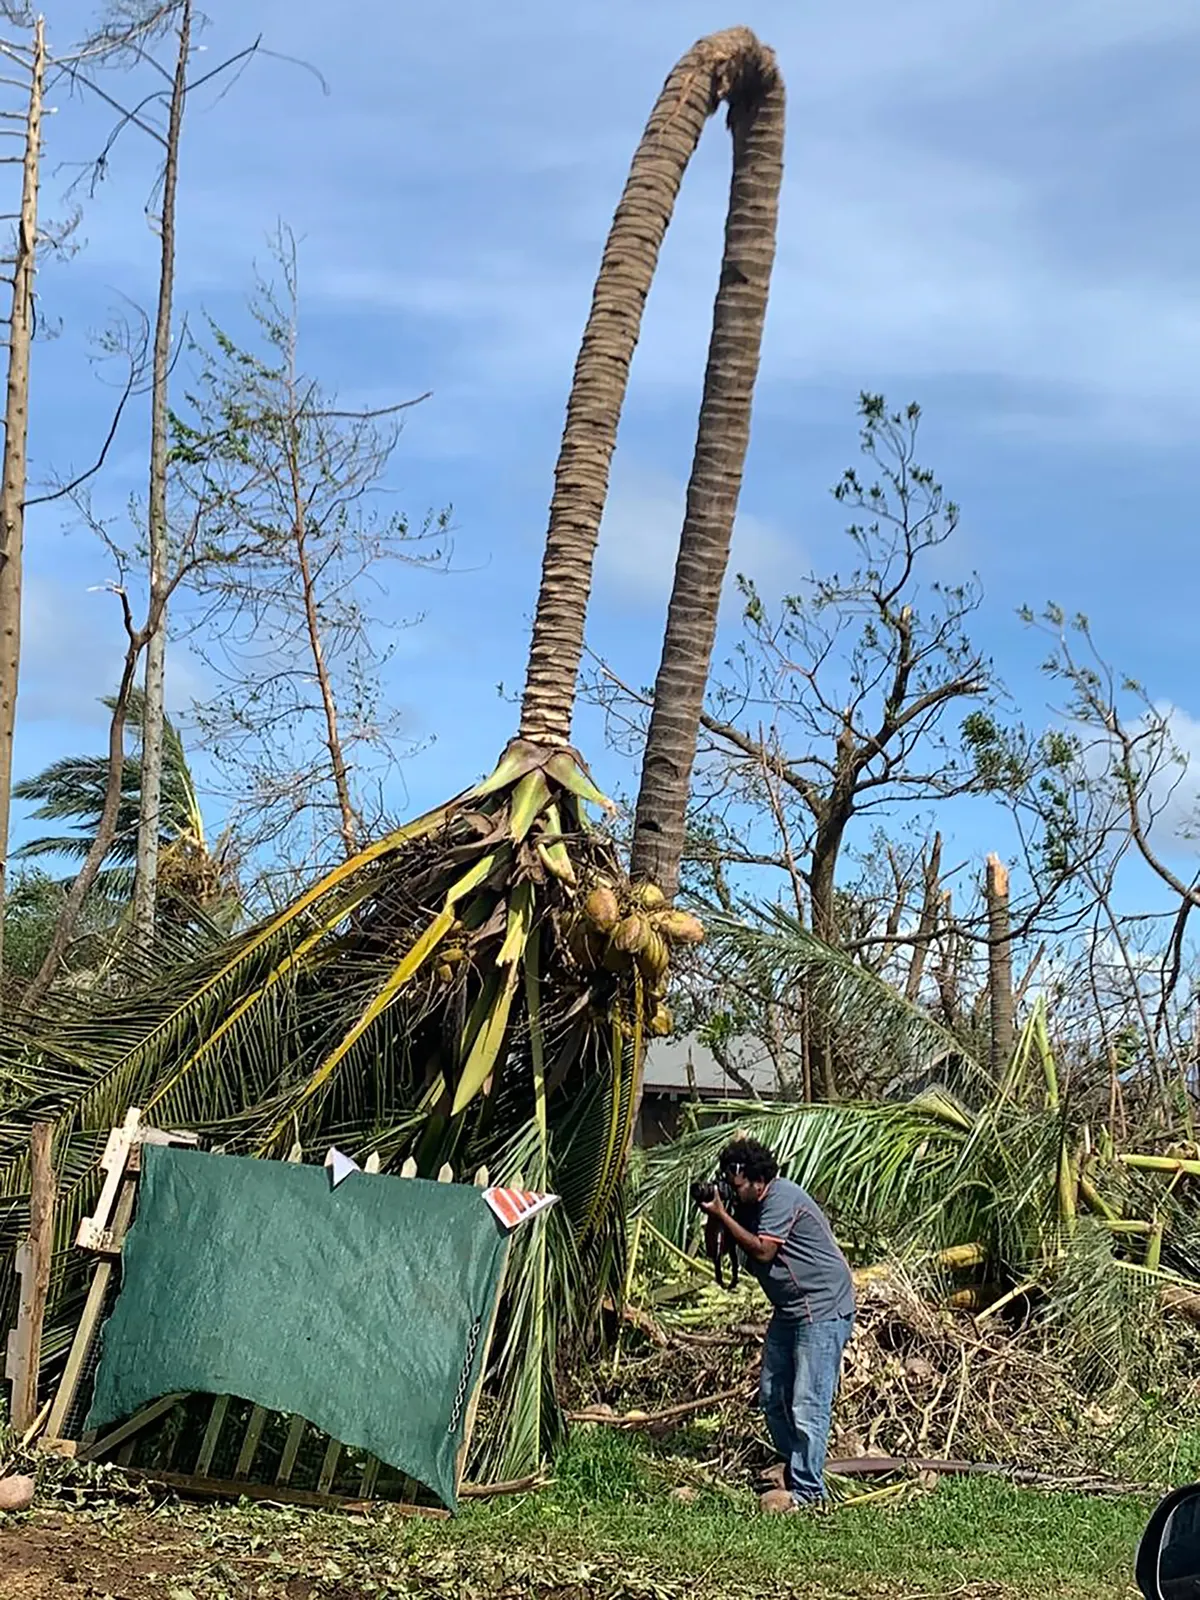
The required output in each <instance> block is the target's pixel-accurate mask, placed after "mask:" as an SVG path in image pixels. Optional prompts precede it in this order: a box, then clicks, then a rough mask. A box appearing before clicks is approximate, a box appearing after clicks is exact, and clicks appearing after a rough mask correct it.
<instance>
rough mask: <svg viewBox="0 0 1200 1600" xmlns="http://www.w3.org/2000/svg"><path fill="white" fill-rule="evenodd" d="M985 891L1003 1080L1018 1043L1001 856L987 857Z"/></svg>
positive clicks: (996, 1068)
mask: <svg viewBox="0 0 1200 1600" xmlns="http://www.w3.org/2000/svg"><path fill="white" fill-rule="evenodd" d="M984 892H985V894H986V897H987V913H988V1000H989V1003H990V1007H991V1023H992V1046H991V1067H992V1071H993V1073H995V1074H996V1075H997V1077H999V1075H1000V1074H1001V1073H1003V1071H1004V1069H1005V1067H1006V1066H1007V1065H1008V1063H1009V1059H1010V1058H1011V1056H1012V1053H1013V1045H1014V1043H1015V1022H1014V1015H1013V981H1012V938H1011V934H1010V926H1009V914H1008V868H1007V867H1006V866H1005V865H1004V863H1003V862H1002V861H1001V859H1000V857H999V856H997V855H990V856H988V858H987V877H986V880H985V886H984Z"/></svg>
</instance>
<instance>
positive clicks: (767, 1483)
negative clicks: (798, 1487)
mask: <svg viewBox="0 0 1200 1600" xmlns="http://www.w3.org/2000/svg"><path fill="white" fill-rule="evenodd" d="M758 1481H759V1483H760V1485H761V1486H762V1488H763V1490H767V1489H786V1488H787V1486H788V1484H787V1465H786V1463H785V1462H783V1461H777V1462H776V1463H775V1465H774V1466H772V1467H768V1468H767V1469H766V1471H765V1472H762V1473H760V1474H759V1477H758Z"/></svg>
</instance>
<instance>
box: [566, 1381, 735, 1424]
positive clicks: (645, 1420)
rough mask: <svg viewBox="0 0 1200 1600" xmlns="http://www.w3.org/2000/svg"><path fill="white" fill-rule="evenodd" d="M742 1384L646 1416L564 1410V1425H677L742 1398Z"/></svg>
mask: <svg viewBox="0 0 1200 1600" xmlns="http://www.w3.org/2000/svg"><path fill="white" fill-rule="evenodd" d="M745 1394H746V1389H745V1385H744V1384H742V1385H739V1386H738V1388H736V1389H724V1390H722V1392H721V1393H720V1394H713V1395H706V1396H705V1397H704V1398H703V1399H701V1400H685V1401H684V1402H683V1404H682V1405H678V1406H669V1407H668V1408H667V1409H666V1410H665V1411H654V1412H650V1413H648V1414H647V1413H645V1412H633V1413H629V1414H627V1415H625V1416H623V1417H622V1416H619V1415H618V1414H617V1412H615V1411H600V1410H598V1409H596V1408H592V1409H590V1410H588V1411H568V1412H567V1421H568V1422H595V1423H599V1424H600V1425H601V1426H603V1427H607V1428H630V1429H634V1428H659V1427H662V1426H664V1425H665V1424H667V1423H671V1422H677V1421H679V1419H680V1418H681V1417H690V1416H693V1415H694V1414H695V1413H696V1412H697V1411H711V1410H712V1409H713V1408H714V1407H715V1406H723V1405H725V1404H726V1403H727V1402H728V1401H730V1400H742V1399H744V1398H745Z"/></svg>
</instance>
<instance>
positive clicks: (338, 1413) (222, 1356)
mask: <svg viewBox="0 0 1200 1600" xmlns="http://www.w3.org/2000/svg"><path fill="white" fill-rule="evenodd" d="M505 1243H506V1240H505V1236H504V1234H503V1232H502V1230H501V1229H500V1227H499V1225H498V1224H497V1222H496V1219H495V1218H494V1217H493V1215H492V1213H491V1211H490V1210H489V1208H488V1206H487V1205H486V1204H485V1202H484V1199H483V1195H482V1193H481V1192H480V1190H478V1189H475V1188H471V1187H468V1186H467V1185H464V1184H448V1183H445V1184H443V1183H426V1182H422V1181H421V1180H419V1179H412V1178H388V1177H383V1176H380V1175H375V1174H370V1175H369V1174H366V1173H353V1174H352V1175H351V1176H350V1177H348V1178H346V1179H344V1180H343V1181H342V1182H341V1183H340V1184H339V1185H338V1186H337V1188H336V1189H335V1188H333V1187H332V1186H331V1182H330V1175H329V1173H328V1171H327V1170H326V1169H325V1168H323V1167H315V1166H301V1165H292V1164H287V1163H283V1162H278V1161H254V1160H249V1159H247V1158H244V1157H238V1156H215V1155H207V1154H204V1153H202V1152H199V1151H195V1150H181V1149H173V1148H169V1147H164V1146H154V1145H149V1146H145V1147H144V1148H143V1150H142V1176H141V1182H140V1187H139V1195H138V1210H137V1220H136V1221H135V1223H134V1225H133V1227H132V1228H131V1230H130V1232H129V1234H128V1235H127V1237H126V1239H125V1245H124V1249H123V1253H122V1280H121V1292H120V1294H119V1296H118V1297H117V1302H116V1306H115V1308H114V1310H113V1314H112V1316H111V1317H110V1318H109V1320H108V1322H107V1324H106V1325H105V1328H104V1331H103V1344H102V1348H101V1357H100V1364H99V1368H98V1370H97V1374H96V1385H95V1391H94V1396H93V1400H92V1408H91V1412H90V1414H89V1416H88V1420H87V1426H88V1427H89V1428H96V1429H99V1430H102V1429H105V1428H108V1427H111V1426H112V1425H113V1424H115V1423H118V1422H121V1421H124V1419H125V1418H127V1417H129V1416H131V1415H132V1414H133V1413H134V1412H135V1411H137V1410H139V1409H140V1408H141V1407H142V1406H144V1405H147V1404H148V1403H149V1402H151V1401H153V1400H157V1399H158V1398H160V1397H161V1396H163V1395H167V1394H172V1393H175V1392H177V1391H178V1392H197V1393H201V1394H212V1395H219V1394H228V1395H235V1396H237V1397H239V1398H240V1399H244V1400H252V1401H254V1402H255V1403H256V1404H258V1405H261V1406H264V1407H266V1408H267V1409H268V1410H270V1411H283V1412H295V1413H298V1414H299V1415H300V1416H302V1417H305V1418H307V1420H308V1421H309V1422H311V1423H312V1424H313V1425H314V1426H315V1427H317V1428H319V1429H321V1430H322V1431H323V1432H325V1433H328V1434H329V1435H330V1436H331V1437H332V1438H334V1439H338V1440H340V1441H341V1442H342V1443H343V1444H346V1445H351V1446H356V1447H358V1448H361V1449H363V1450H366V1451H369V1452H370V1453H371V1454H372V1455H375V1456H378V1457H379V1459H380V1460H381V1461H384V1462H387V1463H388V1464H389V1465H390V1466H393V1467H395V1468H397V1469H398V1470H399V1471H401V1472H404V1473H407V1474H408V1475H409V1476H410V1477H413V1478H415V1479H417V1481H418V1482H420V1483H424V1484H426V1485H428V1487H429V1488H431V1489H433V1490H434V1491H435V1493H436V1494H437V1495H438V1496H439V1498H440V1499H441V1500H442V1501H443V1502H444V1503H445V1504H446V1505H448V1506H450V1507H451V1508H452V1509H453V1508H454V1505H455V1456H456V1454H457V1451H458V1448H459V1445H460V1444H461V1442H462V1438H463V1431H464V1427H465V1422H466V1416H465V1413H466V1408H467V1407H466V1402H467V1399H468V1398H469V1396H470V1394H471V1393H472V1391H473V1388H474V1384H475V1381H476V1379H477V1377H478V1376H479V1367H480V1363H481V1361H482V1360H483V1355H484V1349H483V1347H484V1344H485V1342H486V1337H487V1332H488V1328H489V1325H490V1321H491V1316H492V1309H493V1306H494V1304H495V1299H496V1294H497V1292H498V1289H499V1278H500V1273H501V1271H502V1267H503V1260H504V1251H505Z"/></svg>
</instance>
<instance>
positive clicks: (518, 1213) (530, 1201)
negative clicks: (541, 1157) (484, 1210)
mask: <svg viewBox="0 0 1200 1600" xmlns="http://www.w3.org/2000/svg"><path fill="white" fill-rule="evenodd" d="M483 1198H484V1199H485V1200H486V1201H487V1203H488V1205H489V1206H490V1207H491V1209H492V1214H493V1215H494V1216H495V1218H496V1221H497V1222H498V1223H499V1224H500V1226H501V1227H502V1228H503V1229H504V1230H505V1232H507V1233H511V1232H512V1231H513V1229H514V1228H519V1227H520V1226H521V1224H522V1223H523V1222H528V1221H529V1219H530V1217H536V1216H537V1214H538V1212H539V1211H545V1210H546V1209H547V1208H548V1207H549V1206H552V1205H554V1204H555V1203H556V1202H557V1200H558V1196H557V1195H556V1194H534V1192H533V1191H532V1190H531V1189H500V1188H491V1189H485V1190H484V1191H483Z"/></svg>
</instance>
